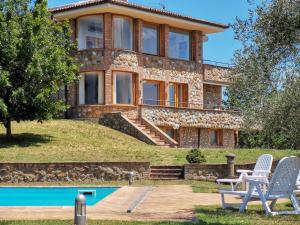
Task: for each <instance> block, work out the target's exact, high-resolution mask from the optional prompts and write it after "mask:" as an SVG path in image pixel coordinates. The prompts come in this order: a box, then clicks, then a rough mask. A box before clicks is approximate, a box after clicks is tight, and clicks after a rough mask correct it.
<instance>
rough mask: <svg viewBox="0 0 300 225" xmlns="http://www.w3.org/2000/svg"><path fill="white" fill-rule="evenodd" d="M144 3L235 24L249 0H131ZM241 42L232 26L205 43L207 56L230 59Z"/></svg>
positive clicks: (53, 1) (55, 1) (53, 0)
mask: <svg viewBox="0 0 300 225" xmlns="http://www.w3.org/2000/svg"><path fill="white" fill-rule="evenodd" d="M129 1H130V2H134V3H137V4H141V5H146V6H151V7H156V8H159V7H160V5H159V3H163V4H164V5H165V6H166V9H167V10H168V11H174V12H178V13H181V14H184V15H188V16H192V17H197V18H200V19H206V20H211V21H215V22H220V23H225V24H232V23H234V22H235V18H236V17H239V18H247V16H248V3H247V0H129ZM72 2H78V0H77V1H76V0H49V7H54V6H58V5H63V4H68V3H72ZM240 47H241V46H240V43H239V42H238V41H236V40H234V33H233V30H232V29H231V28H230V29H228V30H226V31H225V32H224V33H220V34H212V35H209V40H208V42H206V43H205V44H204V59H206V60H213V61H219V62H225V63H230V62H231V59H232V57H233V54H234V51H235V50H236V49H239V48H240Z"/></svg>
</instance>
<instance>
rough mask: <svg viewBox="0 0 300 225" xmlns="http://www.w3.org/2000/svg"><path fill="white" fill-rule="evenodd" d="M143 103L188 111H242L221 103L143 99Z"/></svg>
mask: <svg viewBox="0 0 300 225" xmlns="http://www.w3.org/2000/svg"><path fill="white" fill-rule="evenodd" d="M141 103H142V104H143V105H153V106H168V107H174V108H188V109H211V110H233V111H240V110H239V109H234V108H232V107H231V108H230V107H228V106H226V105H224V104H220V103H211V104H203V103H199V102H197V101H193V102H174V101H167V100H159V99H143V98H142V99H141Z"/></svg>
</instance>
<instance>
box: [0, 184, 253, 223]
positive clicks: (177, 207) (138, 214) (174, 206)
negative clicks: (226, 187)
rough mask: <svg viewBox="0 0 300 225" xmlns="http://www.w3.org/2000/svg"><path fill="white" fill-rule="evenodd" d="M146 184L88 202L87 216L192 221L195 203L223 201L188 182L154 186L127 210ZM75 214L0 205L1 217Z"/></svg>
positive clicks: (61, 209) (63, 217)
mask: <svg viewBox="0 0 300 225" xmlns="http://www.w3.org/2000/svg"><path fill="white" fill-rule="evenodd" d="M145 188H146V187H128V186H124V187H121V188H120V189H119V190H118V191H116V192H114V193H113V194H111V195H110V196H108V197H107V198H105V199H104V200H102V201H100V202H99V203H97V204H96V205H95V206H88V207H87V215H88V219H91V220H124V221H133V220H134V221H164V220H169V221H189V220H194V219H195V211H194V208H195V206H207V205H220V203H221V200H220V195H219V194H215V193H193V191H192V188H191V187H190V186H188V185H168V186H157V187H153V188H152V190H151V191H150V192H149V193H148V194H147V196H146V197H145V198H144V201H143V202H141V204H140V205H139V206H138V207H137V209H136V210H135V211H134V212H132V213H127V210H128V208H130V206H131V205H132V204H133V202H135V200H136V199H138V198H140V195H141V194H142V193H144V192H145ZM226 200H227V201H229V202H231V203H240V202H241V200H240V199H238V198H235V197H228V198H226ZM253 203H254V204H255V203H258V202H253ZM253 203H252V204H253ZM258 204H259V203H258ZM73 217H74V208H73V207H0V220H45V219H58V220H70V219H73Z"/></svg>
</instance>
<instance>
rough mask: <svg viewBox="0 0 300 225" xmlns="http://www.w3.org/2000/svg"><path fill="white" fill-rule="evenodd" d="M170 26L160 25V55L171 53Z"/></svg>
mask: <svg viewBox="0 0 300 225" xmlns="http://www.w3.org/2000/svg"><path fill="white" fill-rule="evenodd" d="M169 30H170V28H169V26H168V25H166V24H164V25H161V26H160V45H159V48H160V55H161V56H163V57H168V53H169Z"/></svg>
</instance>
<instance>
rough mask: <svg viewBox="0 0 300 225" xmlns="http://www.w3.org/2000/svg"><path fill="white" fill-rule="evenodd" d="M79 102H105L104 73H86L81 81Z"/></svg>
mask: <svg viewBox="0 0 300 225" xmlns="http://www.w3.org/2000/svg"><path fill="white" fill-rule="evenodd" d="M79 104H80V105H83V104H89V105H94V104H104V75H103V73H86V74H82V75H81V79H80V81H79Z"/></svg>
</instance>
